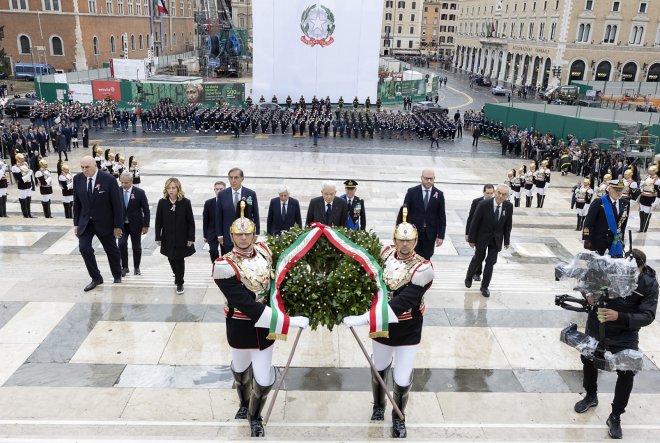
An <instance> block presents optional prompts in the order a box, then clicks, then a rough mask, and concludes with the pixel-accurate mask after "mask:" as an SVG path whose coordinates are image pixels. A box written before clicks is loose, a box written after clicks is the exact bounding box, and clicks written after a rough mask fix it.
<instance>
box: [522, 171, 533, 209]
mask: <svg viewBox="0 0 660 443" xmlns="http://www.w3.org/2000/svg"><path fill="white" fill-rule="evenodd" d="M535 177H536V162H534V163H531V164H530V165H529V171H527V172H526V173H525V185H524V186H525V207H526V208H531V207H532V201H533V200H534V196H533V195H532V193H533V190H534V183H535Z"/></svg>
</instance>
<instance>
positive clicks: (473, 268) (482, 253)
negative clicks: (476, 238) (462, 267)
mask: <svg viewBox="0 0 660 443" xmlns="http://www.w3.org/2000/svg"><path fill="white" fill-rule="evenodd" d="M498 252H499V251H498V250H497V245H496V244H495V242H494V241H491V242H490V243H489V244H488V245H487V246H485V247H482V248H475V251H474V256H473V257H472V260H470V265H469V266H468V270H467V277H466V278H472V276H474V275H475V274H478V270H479V268H480V267H481V263H482V262H483V261H484V258H485V259H486V264H485V266H484V269H483V275H482V277H481V287H482V288H488V286H489V285H490V279H491V278H492V277H493V266H495V263H497V253H498Z"/></svg>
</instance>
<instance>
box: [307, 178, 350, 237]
mask: <svg viewBox="0 0 660 443" xmlns="http://www.w3.org/2000/svg"><path fill="white" fill-rule="evenodd" d="M312 222H319V223H323V224H326V225H328V226H332V227H338V226H341V227H343V228H345V227H346V225H347V223H348V205H347V203H346V200H344V199H343V198H339V197H337V185H336V184H335V182H333V181H331V180H328V181H324V182H323V186H321V197H314V198H313V199H311V200H310V202H309V207H308V208H307V219H306V221H305V224H306V225H309V224H310V223H312Z"/></svg>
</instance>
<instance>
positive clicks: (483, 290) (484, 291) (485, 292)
mask: <svg viewBox="0 0 660 443" xmlns="http://www.w3.org/2000/svg"><path fill="white" fill-rule="evenodd" d="M481 295H483V296H484V297H490V290H488V288H481Z"/></svg>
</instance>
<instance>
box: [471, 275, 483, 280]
mask: <svg viewBox="0 0 660 443" xmlns="http://www.w3.org/2000/svg"><path fill="white" fill-rule="evenodd" d="M472 280H474V281H481V275H479V274H475V276H474V277H472Z"/></svg>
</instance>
